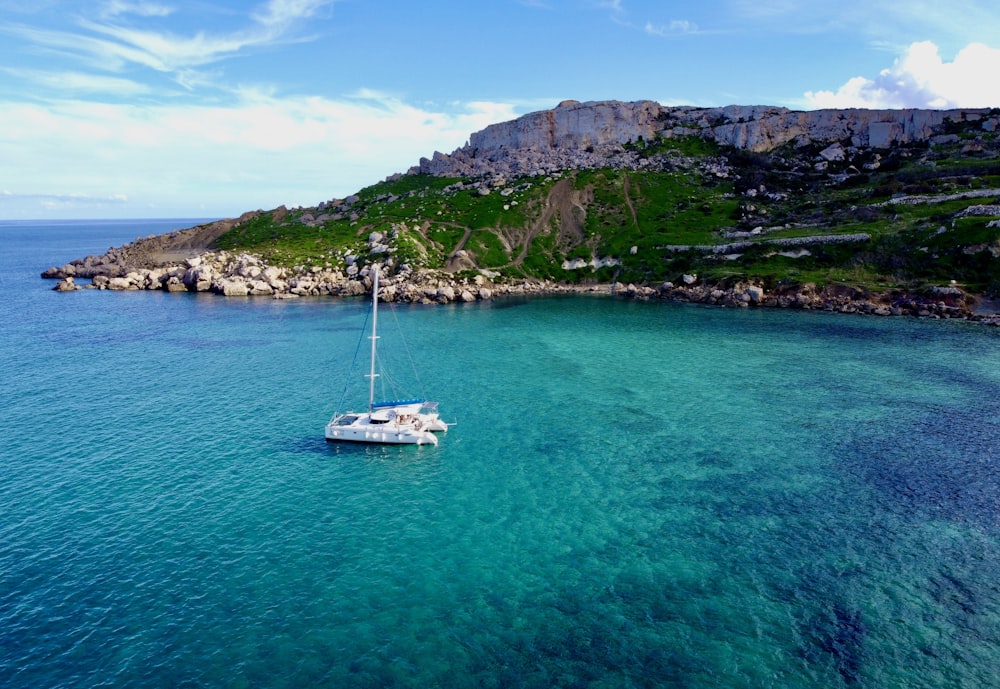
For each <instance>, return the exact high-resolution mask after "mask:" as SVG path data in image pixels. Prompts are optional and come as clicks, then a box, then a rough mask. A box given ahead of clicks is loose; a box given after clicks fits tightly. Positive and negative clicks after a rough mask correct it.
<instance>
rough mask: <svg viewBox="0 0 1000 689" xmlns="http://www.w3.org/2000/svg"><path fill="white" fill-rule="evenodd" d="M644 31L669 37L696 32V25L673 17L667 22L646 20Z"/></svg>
mask: <svg viewBox="0 0 1000 689" xmlns="http://www.w3.org/2000/svg"><path fill="white" fill-rule="evenodd" d="M645 30H646V33H648V34H651V35H653V36H661V37H664V38H666V37H669V36H680V35H684V34H693V33H698V25H697V24H695V23H694V22H690V21H687V20H685V19H673V20H671V21H670V23H669V24H653V23H652V22H646V26H645Z"/></svg>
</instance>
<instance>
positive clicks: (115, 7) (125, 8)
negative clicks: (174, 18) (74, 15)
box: [100, 0, 174, 19]
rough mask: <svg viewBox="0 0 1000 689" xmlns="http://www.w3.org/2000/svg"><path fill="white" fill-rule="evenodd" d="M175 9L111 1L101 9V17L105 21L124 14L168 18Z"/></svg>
mask: <svg viewBox="0 0 1000 689" xmlns="http://www.w3.org/2000/svg"><path fill="white" fill-rule="evenodd" d="M173 12H174V9H173V8H172V7H167V6H166V5H161V4H159V3H155V2H126V1H125V0H110V1H109V2H105V3H104V6H103V7H101V10H100V13H101V16H102V17H104V18H105V19H109V18H112V17H117V16H119V15H123V14H135V15H138V16H140V17H168V16H170V15H171V14H173Z"/></svg>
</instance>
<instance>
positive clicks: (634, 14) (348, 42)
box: [0, 0, 1000, 219]
mask: <svg viewBox="0 0 1000 689" xmlns="http://www.w3.org/2000/svg"><path fill="white" fill-rule="evenodd" d="M565 99H575V100H580V101H587V100H604V99H615V100H641V99H650V100H656V101H659V102H660V103H663V104H665V105H679V104H684V105H697V106H721V105H729V104H740V105H751V104H766V105H781V106H785V107H789V108H793V109H816V108H822V107H936V108H942V107H984V106H1000V5H998V4H997V3H996V2H995V0H971V1H968V2H966V1H963V0H955V1H953V2H951V3H943V2H940V0H935V1H934V2H927V1H925V0H911V1H908V2H895V1H892V2H890V1H886V0H841V1H839V2H827V1H825V0H815V1H813V0H805V1H799V2H796V1H794V0H719V1H713V0H700V1H698V2H694V1H691V0H675V1H672V2H665V1H659V2H654V1H653V0H478V1H477V2H468V1H467V2H458V1H454V0H427V1H425V2H419V1H416V0H414V1H404V0H256V1H255V0H249V1H248V2H235V1H231V0H91V1H89V2H80V1H75V2H70V1H61V0H32V2H30V3H25V2H24V0H0V160H2V164H0V219H3V218H6V219H17V218H100V217H104V218H126V217H132V218H141V217H232V216H236V215H239V214H240V213H242V212H244V211H247V210H253V209H257V208H263V209H270V208H274V207H276V206H279V205H282V204H285V205H288V206H297V205H315V204H316V203H318V202H320V201H323V200H326V199H331V198H339V197H343V196H345V195H348V194H350V193H352V192H354V191H356V190H358V189H360V188H362V187H364V186H367V185H369V184H372V183H374V182H377V181H379V180H381V179H384V178H385V177H386V176H388V175H390V174H392V173H394V172H403V171H405V170H406V169H408V168H409V167H410V166H411V165H414V164H416V163H417V162H418V160H419V159H420V157H421V156H430V155H431V154H433V152H434V151H435V150H440V151H444V152H451V151H452V150H454V149H455V148H457V147H459V146H462V145H464V144H465V142H466V141H467V139H468V136H469V134H470V133H471V132H473V131H477V130H479V129H482V128H483V127H485V126H486V125H488V124H490V123H493V122H499V121H503V120H507V119H512V118H514V117H517V116H518V115H522V114H524V113H527V112H531V111H535V110H541V109H546V108H550V107H554V106H555V105H556V104H557V103H559V101H561V100H565Z"/></svg>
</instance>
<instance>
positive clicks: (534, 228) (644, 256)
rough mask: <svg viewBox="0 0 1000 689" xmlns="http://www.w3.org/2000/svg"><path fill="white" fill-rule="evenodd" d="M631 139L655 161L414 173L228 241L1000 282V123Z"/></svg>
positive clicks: (641, 272) (569, 262) (609, 272)
mask: <svg viewBox="0 0 1000 689" xmlns="http://www.w3.org/2000/svg"><path fill="white" fill-rule="evenodd" d="M627 146H629V147H632V149H633V150H635V151H637V152H639V154H640V156H641V158H642V159H643V160H646V161H648V162H649V163H650V164H649V166H648V168H644V169H640V170H622V169H611V168H606V169H586V170H582V169H581V170H570V171H565V172H562V173H560V174H558V175H549V176H544V177H526V178H521V179H514V180H485V179H463V178H443V177H432V176H427V175H404V176H398V177H395V178H393V179H390V180H387V181H385V182H381V183H379V184H376V185H373V186H371V187H368V188H365V189H362V190H361V191H359V192H358V193H357V194H356V195H355V196H353V197H351V198H349V199H346V200H343V201H333V202H329V203H325V204H321V205H320V206H318V207H315V208H300V209H291V210H287V209H284V208H280V209H277V210H273V211H269V212H261V213H258V214H256V216H255V217H253V218H252V219H250V220H247V221H245V222H243V223H242V224H240V225H238V226H237V227H235V228H234V229H232V230H231V231H229V232H228V233H226V234H225V235H223V236H222V237H221V238H220V239H219V240H217V246H218V248H222V249H228V250H235V249H239V250H248V251H252V252H254V253H258V254H260V255H262V256H263V257H264V258H265V259H266V260H267V261H268V262H269V263H272V264H276V265H285V266H289V267H291V266H323V267H343V266H344V259H345V256H346V255H359V256H361V255H364V254H365V253H367V252H368V251H370V250H371V247H372V243H371V242H370V241H369V238H370V236H371V235H372V233H381V234H382V235H384V237H385V240H384V241H385V244H386V245H387V247H388V248H387V249H380V251H383V252H385V253H388V254H389V256H391V258H392V262H393V264H394V266H395V267H397V268H398V267H401V266H403V265H409V266H411V267H414V268H415V267H426V268H433V269H440V270H443V271H448V272H452V273H468V272H469V271H488V272H489V273H492V274H497V275H499V276H503V277H509V278H512V279H516V278H523V277H533V278H548V279H552V280H556V281H560V282H584V281H601V282H604V281H612V280H617V281H620V282H632V283H636V284H649V285H656V284H660V283H662V282H664V281H677V280H679V279H680V277H681V276H682V275H683V274H689V273H696V274H698V275H699V276H701V277H702V278H703V279H717V280H719V281H724V280H738V279H745V278H755V279H758V280H759V281H761V282H762V283H763V284H764V285H765V286H767V287H774V286H775V285H782V284H789V285H795V284H801V283H807V282H813V283H816V284H819V285H829V284H848V285H854V286H859V287H863V288H866V289H868V290H872V291H875V292H881V291H886V290H890V289H907V290H918V289H921V288H923V287H925V286H927V285H930V284H942V283H945V284H947V283H948V282H950V281H952V280H954V281H956V282H957V283H958V284H960V285H962V286H963V287H964V288H965V289H967V290H968V291H971V292H976V293H980V294H987V295H992V296H996V295H998V294H1000V258H998V256H1000V157H998V156H1000V144H998V141H997V137H996V134H995V133H984V132H983V131H982V130H976V131H975V132H972V131H968V132H967V131H963V130H961V129H958V130H957V131H954V132H951V133H949V134H948V135H947V136H940V137H937V138H936V139H935V140H933V143H928V142H922V143H919V144H913V145H910V146H897V147H895V148H892V149H887V150H877V151H876V150H862V151H860V152H858V151H854V155H853V157H851V156H850V155H845V156H844V158H843V159H839V158H838V156H837V155H829V154H828V155H827V156H825V157H824V156H823V155H821V153H823V151H820V150H818V147H804V148H803V147H800V148H795V147H792V146H790V145H789V146H786V147H783V148H780V149H777V150H774V151H771V152H769V153H749V152H746V151H743V150H736V149H723V148H719V147H717V146H715V145H713V144H709V143H706V142H705V141H702V140H700V139H694V138H690V139H677V138H674V139H669V140H657V141H652V142H645V141H641V140H640V141H638V142H634V143H630V144H627ZM845 148H846V146H845ZM827 158H830V159H827ZM838 240H844V241H838ZM595 263H596V265H597V266H598V267H594V265H593V264H595Z"/></svg>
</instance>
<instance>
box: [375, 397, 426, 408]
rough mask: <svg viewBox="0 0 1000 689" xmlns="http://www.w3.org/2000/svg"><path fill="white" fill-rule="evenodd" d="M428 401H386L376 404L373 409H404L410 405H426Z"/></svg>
mask: <svg viewBox="0 0 1000 689" xmlns="http://www.w3.org/2000/svg"><path fill="white" fill-rule="evenodd" d="M426 402H427V400H424V399H413V400H386V401H384V402H374V403H373V404H372V409H387V408H389V407H403V406H406V405H408V404H424V403H426Z"/></svg>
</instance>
